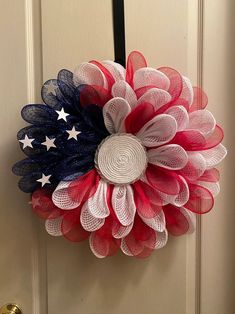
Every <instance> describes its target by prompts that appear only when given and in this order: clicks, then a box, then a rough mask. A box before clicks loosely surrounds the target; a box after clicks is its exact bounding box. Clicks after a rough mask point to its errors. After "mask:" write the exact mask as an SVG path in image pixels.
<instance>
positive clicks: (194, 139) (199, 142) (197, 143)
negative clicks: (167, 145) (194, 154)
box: [171, 130, 206, 151]
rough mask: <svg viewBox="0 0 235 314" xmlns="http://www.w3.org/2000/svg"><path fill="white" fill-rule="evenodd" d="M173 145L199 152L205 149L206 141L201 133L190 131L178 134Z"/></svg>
mask: <svg viewBox="0 0 235 314" xmlns="http://www.w3.org/2000/svg"><path fill="white" fill-rule="evenodd" d="M171 143H173V144H178V145H180V146H181V147H183V148H184V149H185V150H188V151H198V150H202V149H203V147H205V145H206V139H205V137H204V136H203V135H202V134H201V132H199V131H196V130H188V131H181V132H178V133H176V135H175V137H174V138H173V140H172V141H171Z"/></svg>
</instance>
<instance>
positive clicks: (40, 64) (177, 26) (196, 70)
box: [0, 0, 235, 314]
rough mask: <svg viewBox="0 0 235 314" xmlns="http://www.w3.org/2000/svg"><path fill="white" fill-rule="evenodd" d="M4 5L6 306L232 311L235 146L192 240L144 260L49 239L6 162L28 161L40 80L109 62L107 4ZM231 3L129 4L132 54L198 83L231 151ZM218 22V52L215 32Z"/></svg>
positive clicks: (2, 235) (36, 1) (2, 239)
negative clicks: (26, 108) (23, 146)
mask: <svg viewBox="0 0 235 314" xmlns="http://www.w3.org/2000/svg"><path fill="white" fill-rule="evenodd" d="M0 4H1V8H4V10H2V11H1V13H0V16H1V18H0V25H1V27H0V34H1V43H2V47H1V49H0V56H1V62H0V64H1V73H4V75H3V76H1V77H0V80H1V81H0V83H1V84H0V93H1V100H2V108H3V110H2V115H1V124H0V127H1V131H2V133H1V134H3V135H4V136H3V135H2V139H1V142H0V145H1V146H0V148H1V173H2V177H1V178H4V180H3V179H2V180H1V192H0V193H1V201H2V202H1V220H0V247H1V250H2V252H1V254H0V269H1V270H0V273H1V276H0V278H1V282H2V285H1V286H0V305H1V304H3V303H7V302H11V301H12V302H16V303H18V304H19V305H20V306H21V307H22V308H23V311H24V313H33V314H39V313H40V314H44V313H45V314H57V313H67V314H72V313H81V314H92V313H95V314H101V313H102V314H103V313H105V314H106V313H112V314H125V313H135V314H140V313H146V314H153V313H159V314H199V313H202V314H212V313H213V314H217V313H218V314H230V313H232V311H233V308H234V305H235V304H234V301H233V296H232V294H231V289H232V282H233V280H232V275H233V273H232V271H233V270H232V265H234V263H232V259H234V255H232V253H231V250H229V247H231V248H232V246H233V243H232V240H231V239H232V236H233V235H234V231H233V229H234V228H232V223H234V215H233V212H232V192H233V191H232V188H231V186H232V179H233V178H232V176H230V175H229V174H230V171H231V169H232V168H231V167H232V165H233V163H232V149H233V148H232V147H231V148H230V158H227V160H226V162H225V163H224V165H223V169H222V171H223V175H222V184H221V189H222V194H221V195H220V196H219V197H218V198H217V204H216V207H215V210H214V211H213V212H212V213H211V214H208V215H207V216H205V217H202V218H201V219H198V228H197V232H196V233H195V234H194V235H190V236H186V237H179V238H173V237H170V239H169V242H168V245H167V246H166V247H165V248H164V249H161V250H160V251H156V252H154V253H153V254H152V256H151V257H150V258H148V259H145V260H137V259H132V258H128V257H126V256H124V255H122V254H121V253H120V254H118V255H117V256H115V257H112V258H107V259H104V260H99V259H97V258H96V257H94V256H93V255H92V253H91V252H90V250H89V247H88V243H87V242H86V243H82V244H76V243H71V242H68V241H66V240H65V239H63V238H53V237H51V236H49V235H47V234H46V232H45V230H44V226H43V223H42V222H40V221H38V219H37V218H36V217H34V216H33V214H32V213H31V210H30V206H28V204H27V202H28V199H29V198H28V196H27V195H23V194H22V193H21V192H20V191H19V190H18V189H17V186H16V182H17V178H15V177H14V176H13V175H11V174H10V168H11V165H12V164H13V163H14V162H15V161H16V160H19V159H20V158H23V154H22V153H20V152H19V149H18V146H17V142H16V140H15V134H16V132H17V130H18V129H19V128H21V127H22V126H23V125H24V123H23V121H21V119H20V117H19V113H20V109H21V108H22V106H23V105H24V104H25V103H30V102H39V101H40V86H41V84H42V82H43V81H46V80H47V79H49V78H53V77H56V75H57V72H58V71H59V70H60V69H61V68H68V69H70V70H73V69H74V68H75V66H77V65H78V64H79V63H81V62H83V61H87V60H91V59H98V60H100V59H101V60H102V59H113V56H114V51H113V30H112V6H111V0H103V1H96V0H89V1H87V0H79V1H78V0H70V1H66V0H25V1H23V0H22V1H18V0H11V1H7V0H0ZM232 6H234V5H233V1H232V0H227V1H219V0H215V1H214V0H208V1H203V0H198V1H197V0H181V1H177V0H167V1H165V0H157V1H155V0H148V1H143V0H126V1H125V19H126V49H127V52H130V51H131V50H140V51H141V52H143V53H144V55H145V56H146V58H147V60H148V61H149V65H150V66H157V67H158V66H164V65H168V66H171V67H174V68H176V69H178V70H179V71H180V72H182V73H183V74H185V75H188V76H189V77H191V78H192V79H193V82H194V84H195V85H196V84H203V86H204V88H205V89H206V91H207V92H208V96H209V99H210V105H209V106H210V108H211V110H212V111H213V112H214V113H215V116H216V118H217V119H218V121H219V122H220V123H221V124H223V125H225V131H226V134H228V136H227V137H226V141H227V146H229V143H232V137H231V134H232V130H233V129H232V128H234V127H233V126H232V125H233V123H232V118H231V116H232V113H233V111H232V105H231V104H232V101H233V99H232V93H231V90H232V87H233V86H232V83H231V82H232V81H233V82H234V81H235V80H234V79H233V75H234V74H233V72H232V71H231V66H230V65H231V62H232V61H233V57H232V52H231V51H232V50H234V45H233V44H232V43H231V40H230V38H231V37H232V30H234V22H233V23H232V14H231V13H230V12H231V11H232ZM218 19H220V28H219V31H218V35H219V38H220V40H221V44H220V45H219V46H218V40H217V37H216V36H215V31H214V30H215V28H216V27H217V21H218ZM216 34H217V33H216ZM215 69H216V70H215ZM217 73H220V75H216V74H217ZM221 104H223V105H221ZM227 177H230V180H228V179H227ZM215 233H216V235H218V233H219V237H218V236H217V237H216V236H215ZM214 287H216V289H215V288H214Z"/></svg>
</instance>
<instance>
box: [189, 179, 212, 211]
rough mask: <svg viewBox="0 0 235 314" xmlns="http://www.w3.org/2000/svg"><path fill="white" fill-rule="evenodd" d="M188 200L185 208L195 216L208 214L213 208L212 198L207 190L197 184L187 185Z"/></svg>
mask: <svg viewBox="0 0 235 314" xmlns="http://www.w3.org/2000/svg"><path fill="white" fill-rule="evenodd" d="M188 186H189V192H190V196H189V200H188V202H187V203H186V204H185V205H184V207H185V208H187V209H188V210H191V211H192V212H194V213H197V214H205V213H208V212H209V211H210V210H211V209H212V207H213V206H214V197H213V195H212V194H211V192H210V191H209V190H207V189H206V188H204V187H202V186H199V185H197V184H189V185H188Z"/></svg>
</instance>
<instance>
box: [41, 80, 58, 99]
mask: <svg viewBox="0 0 235 314" xmlns="http://www.w3.org/2000/svg"><path fill="white" fill-rule="evenodd" d="M44 86H45V87H46V89H47V91H46V93H47V95H48V94H50V93H51V94H53V95H55V96H56V90H57V86H56V85H54V84H53V82H52V81H50V83H49V84H47V85H44Z"/></svg>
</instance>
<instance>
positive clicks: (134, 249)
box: [125, 232, 144, 256]
mask: <svg viewBox="0 0 235 314" xmlns="http://www.w3.org/2000/svg"><path fill="white" fill-rule="evenodd" d="M125 242H126V246H127V248H128V250H129V251H130V253H131V254H132V255H133V256H137V255H139V254H140V253H142V251H143V249H144V245H143V243H142V242H140V241H138V240H136V239H135V237H134V235H133V233H132V232H131V233H129V234H128V235H127V236H126V237H125Z"/></svg>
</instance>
